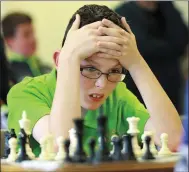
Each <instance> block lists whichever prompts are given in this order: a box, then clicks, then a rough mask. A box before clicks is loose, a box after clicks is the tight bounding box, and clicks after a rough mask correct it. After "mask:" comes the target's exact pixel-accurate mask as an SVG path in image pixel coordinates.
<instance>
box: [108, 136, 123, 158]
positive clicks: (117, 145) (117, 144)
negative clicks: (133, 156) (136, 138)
mask: <svg viewBox="0 0 189 172" xmlns="http://www.w3.org/2000/svg"><path fill="white" fill-rule="evenodd" d="M112 142H113V145H114V151H113V153H112V154H111V155H110V157H111V159H112V160H114V161H121V160H123V155H122V153H121V148H122V139H120V138H119V137H113V139H112Z"/></svg>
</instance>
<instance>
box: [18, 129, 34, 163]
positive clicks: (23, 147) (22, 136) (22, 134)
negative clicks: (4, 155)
mask: <svg viewBox="0 0 189 172" xmlns="http://www.w3.org/2000/svg"><path fill="white" fill-rule="evenodd" d="M18 139H19V144H20V154H19V155H18V158H17V159H16V162H22V161H25V160H31V159H30V158H29V156H28V155H27V153H26V144H27V134H26V132H25V130H24V129H23V128H21V129H20V133H19V135H18Z"/></svg>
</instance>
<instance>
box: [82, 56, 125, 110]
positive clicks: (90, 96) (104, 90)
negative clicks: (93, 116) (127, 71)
mask: <svg viewBox="0 0 189 172" xmlns="http://www.w3.org/2000/svg"><path fill="white" fill-rule="evenodd" d="M89 66H90V67H93V68H95V69H98V70H100V71H101V72H103V73H108V72H110V71H112V70H114V69H116V70H117V69H119V70H121V69H122V66H121V65H120V64H119V62H118V61H117V60H115V59H105V58H99V57H97V56H95V55H93V56H92V57H90V58H87V59H85V60H82V61H81V67H89ZM116 85H117V83H115V82H110V81H108V80H107V76H106V75H101V77H100V78H98V79H89V78H86V77H85V76H83V75H82V74H81V76H80V93H81V95H80V97H81V106H82V107H83V108H85V109H88V110H95V109H97V108H99V107H100V106H101V105H102V104H103V103H104V101H105V100H106V98H107V97H108V96H109V95H110V94H111V93H112V91H113V90H114V89H115V87H116ZM94 94H96V95H98V96H100V98H97V97H96V96H95V97H94Z"/></svg>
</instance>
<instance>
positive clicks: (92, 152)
mask: <svg viewBox="0 0 189 172" xmlns="http://www.w3.org/2000/svg"><path fill="white" fill-rule="evenodd" d="M95 144H96V142H95V139H94V138H91V139H90V140H89V150H90V155H89V158H88V162H91V163H92V162H93V161H94V160H95Z"/></svg>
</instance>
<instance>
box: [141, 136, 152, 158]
mask: <svg viewBox="0 0 189 172" xmlns="http://www.w3.org/2000/svg"><path fill="white" fill-rule="evenodd" d="M144 142H145V143H144V144H146V152H145V153H144V155H143V156H142V159H144V160H151V159H155V157H154V156H153V154H152V152H151V151H150V142H151V137H150V136H146V137H145V139H144Z"/></svg>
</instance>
